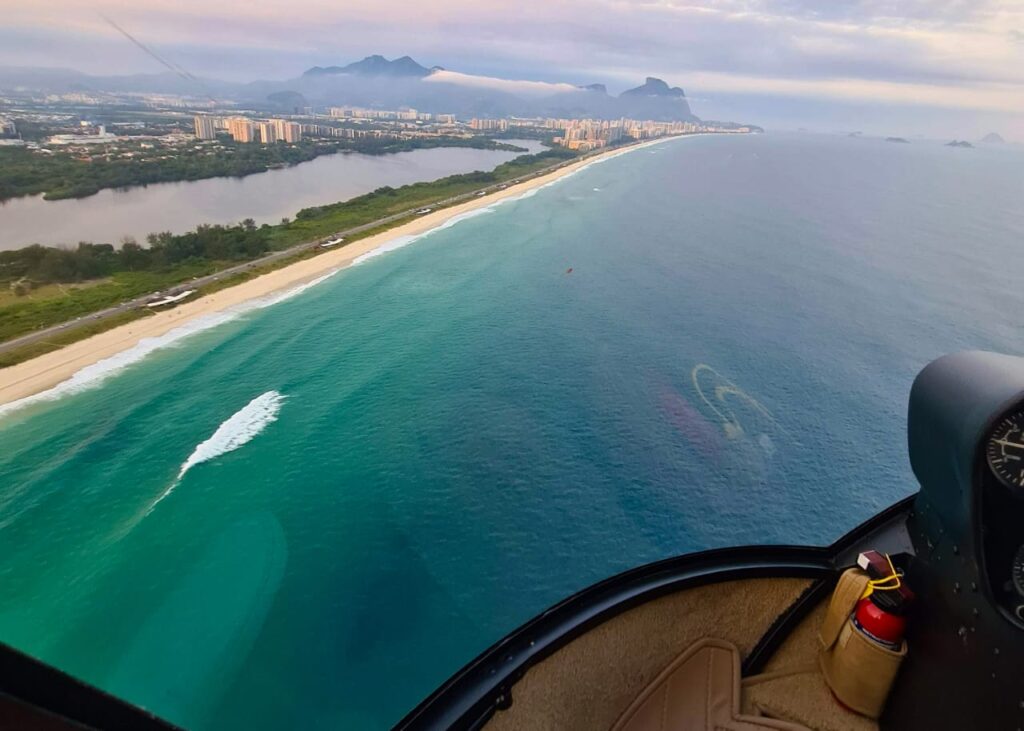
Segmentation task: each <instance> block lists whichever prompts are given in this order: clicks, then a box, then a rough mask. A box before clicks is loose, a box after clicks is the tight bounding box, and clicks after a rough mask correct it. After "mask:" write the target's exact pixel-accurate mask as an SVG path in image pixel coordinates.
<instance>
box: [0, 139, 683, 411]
mask: <svg viewBox="0 0 1024 731" xmlns="http://www.w3.org/2000/svg"><path fill="white" fill-rule="evenodd" d="M670 139H675V138H672V137H665V138H659V139H656V140H651V141H650V142H646V143H643V144H640V145H633V146H630V147H628V148H625V149H622V148H619V149H615V150H609V151H607V152H602V153H599V154H597V155H593V156H591V157H588V158H587V159H585V160H580V161H578V162H575V163H572V164H571V165H567V166H566V167H564V168H561V169H559V170H555V171H553V172H550V173H547V174H545V175H542V176H539V177H536V178H532V179H530V180H528V181H525V182H522V183H518V184H516V185H509V187H508V188H506V189H505V190H501V191H498V192H496V193H491V194H489V195H486V196H481V197H479V198H474V199H473V200H471V201H467V202H465V203H460V204H458V205H455V206H451V207H449V208H443V209H441V210H438V211H435V212H433V213H429V214H426V215H424V216H421V217H419V218H416V219H415V220H412V221H409V222H408V223H404V224H401V225H398V226H396V227H394V228H391V229H388V230H387V231H384V232H382V233H380V234H376V235H374V236H369V237H367V238H365V239H360V240H358V241H355V242H353V243H351V244H349V245H348V246H345V247H343V248H341V249H337V250H335V251H328V252H325V253H323V254H320V255H318V256H315V257H312V258H310V259H306V260H303V261H299V262H296V263H294V264H290V265H288V266H285V267H282V268H280V269H276V270H274V271H272V272H268V273H267V274H263V275H261V276H259V277H256V278H254V279H251V280H249V281H246V282H243V283H241V284H238V285H236V286H233V287H230V288H227V289H223V290H221V291H219V292H215V293H213V294H211V295H208V296H205V297H202V298H200V299H197V300H194V301H192V302H187V303H185V304H182V305H179V306H178V307H175V308H174V309H172V310H167V311H164V312H160V313H158V314H156V315H153V316H152V317H149V318H146V319H143V320H137V321H135V322H131V323H128V324H126V325H121V326H119V327H116V328H113V329H111V330H107V331H106V332H102V333H99V334H96V335H93V336H91V337H89V338H86V339H84V340H79V341H77V342H75V343H72V344H70V345H67V346H65V347H63V348H60V349H59V350H55V351H53V352H51V353H46V354H44V355H41V356H39V357H37V358H33V359H31V360H28V361H25V362H23V363H19V364H17V365H14V366H10V367H8V368H4V369H2V370H0V405H3V404H10V403H11V402H14V401H19V400H21V399H25V398H27V397H29V396H33V395H35V394H39V393H42V392H44V391H47V390H49V389H52V388H54V387H55V386H58V385H59V384H61V383H63V382H65V381H67V380H68V379H70V378H71V377H72V376H74V375H75V374H76V373H78V372H79V371H81V370H82V369H83V368H86V367H88V366H91V365H93V364H96V363H99V362H100V361H103V360H105V359H107V358H111V357H113V356H116V355H118V354H119V353H123V352H124V351H127V350H129V349H131V348H133V347H134V346H136V345H138V344H139V343H140V341H143V340H145V339H148V338H159V337H160V336H163V335H166V334H167V333H169V332H171V331H172V330H176V329H178V328H181V327H183V326H185V325H187V324H189V323H190V322H192V321H194V320H196V319H197V318H201V317H204V316H210V315H215V314H217V313H222V312H224V311H227V310H230V309H232V308H235V307H238V306H240V305H242V304H243V303H245V302H248V301H250V300H254V299H259V298H263V297H267V296H269V295H272V294H274V293H277V292H280V291H282V290H289V289H292V288H295V287H298V286H301V285H303V284H305V283H307V282H311V281H313V280H315V279H318V278H320V277H323V276H325V275H327V274H329V273H331V272H334V271H337V270H339V269H342V268H344V267H347V266H349V265H350V264H352V263H353V261H355V260H356V259H358V258H359V257H362V256H364V255H366V254H368V253H370V252H372V251H374V250H376V249H379V248H381V247H385V246H386V245H387V244H388V243H389V242H393V241H394V240H395V239H399V238H402V237H407V236H416V235H419V234H424V233H426V232H428V231H430V230H431V229H435V228H438V227H439V226H442V225H444V224H445V223H447V222H448V221H450V220H451V219H453V218H455V217H457V216H461V215H464V214H466V213H469V212H471V211H474V210H477V209H480V208H484V207H487V206H492V205H494V204H495V203H497V202H499V201H502V200H505V199H508V198H514V197H517V196H521V195H523V194H524V193H527V192H529V191H530V190H533V189H536V188H539V187H541V186H543V185H546V184H548V183H551V182H553V181H555V180H558V179H559V178H563V177H565V176H566V175H569V174H571V173H573V172H575V171H577V170H579V169H580V168H582V167H585V166H587V165H593V164H594V163H595V162H599V161H601V160H602V159H605V158H608V157H610V156H615V155H619V154H623V153H626V152H630V151H632V150H636V149H639V148H642V147H646V146H649V145H651V144H656V143H658V142H664V141H667V140H670Z"/></svg>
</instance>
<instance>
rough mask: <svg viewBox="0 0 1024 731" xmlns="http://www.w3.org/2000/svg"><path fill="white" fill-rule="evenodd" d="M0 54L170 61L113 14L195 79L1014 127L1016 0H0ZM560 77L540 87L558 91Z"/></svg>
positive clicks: (127, 64)
mask: <svg viewBox="0 0 1024 731" xmlns="http://www.w3.org/2000/svg"><path fill="white" fill-rule="evenodd" d="M0 11H2V12H3V14H4V17H5V27H4V28H3V29H2V30H0V65H5V66H32V67H44V66H45V67H62V68H69V69H75V70H78V71H81V72H85V73H90V74H136V73H138V74H142V73H159V72H163V71H166V69H164V68H163V67H161V66H160V64H159V63H157V62H156V61H155V60H154V59H153V58H151V57H149V56H147V55H146V54H145V53H144V52H143V51H142V50H140V49H139V48H138V47H136V46H135V45H133V44H132V43H131V42H129V41H128V40H127V39H126V38H125V37H123V36H122V35H121V34H120V33H119V32H118V31H117V30H116V29H114V28H113V27H111V25H110V24H109V23H108V21H107V20H105V17H104V16H106V17H109V18H111V19H113V20H115V21H116V22H117V23H118V24H119V25H120V26H122V27H123V28H125V29H126V30H127V31H129V32H130V33H131V34H133V36H135V37H136V38H138V39H139V40H140V41H142V42H144V43H146V44H148V45H149V47H150V48H152V49H154V50H155V51H157V52H158V53H159V54H160V55H161V56H162V57H164V58H166V59H168V60H169V61H170V62H172V63H173V64H176V65H179V66H180V67H181V68H183V69H186V70H188V71H189V72H190V73H192V74H195V75H196V76H200V77H208V78H221V79H226V80H233V81H252V80H257V79H278V80H280V79H288V78H293V77H297V76H299V75H300V74H301V73H302V72H303V71H304V70H306V69H307V68H309V67H311V66H314V65H333V64H345V63H349V62H351V61H354V60H357V59H359V58H361V57H363V56H366V55H370V54H375V53H380V54H383V55H385V56H387V57H389V58H391V57H397V56H402V55H411V56H412V57H413V58H415V59H416V60H417V61H418V62H420V63H421V64H423V65H425V66H428V67H432V66H442V67H444V68H445V69H448V70H450V71H451V72H452V73H451V74H450V75H449V77H448V79H447V81H449V82H450V83H462V84H473V85H478V86H493V87H497V88H510V87H509V84H508V82H509V81H516V82H532V83H530V84H525V83H520V84H517V85H516V87H515V88H516V89H518V90H519V91H528V90H531V89H532V90H533V91H535V92H536V93H543V91H544V90H545V85H544V84H537V83H536V82H546V83H547V84H590V83H604V84H606V85H607V86H608V88H609V91H610V92H613V93H617V92H619V91H621V90H623V89H626V88H629V87H632V86H635V85H636V83H637V81H638V80H641V79H643V78H644V77H645V76H648V75H651V76H656V77H658V78H663V79H665V80H666V81H667V82H668V83H669V84H671V85H679V86H682V87H683V88H684V89H685V90H686V93H687V96H688V97H689V99H690V101H691V104H692V105H693V107H694V109H695V111H696V112H697V113H698V114H699V115H700V116H701V117H703V118H710V119H737V120H738V119H742V120H744V121H750V122H752V123H756V124H762V125H765V126H772V127H778V128H807V129H810V130H814V131H864V132H867V133H876V134H902V135H925V136H933V137H970V138H972V139H973V138H977V137H980V136H981V135H983V134H985V133H987V132H990V131H998V132H999V133H1001V134H1002V135H1003V136H1005V137H1007V139H1018V140H1019V139H1021V138H1022V137H1024V8H1022V6H1021V4H1020V3H1017V2H1006V1H1005V0H983V1H981V2H969V3H962V2H941V3H932V2H906V3H891V2H872V1H867V2H842V3H828V4H822V3H813V2H799V1H794V2H788V1H785V2H773V1H769V0H760V1H759V0H749V1H743V0H721V1H714V2H694V3H684V2H673V1H669V2H657V3H644V2H635V3H634V2H629V3H627V2H598V3H592V2H591V3H581V2H577V1H575V0H573V1H572V2H565V3H542V2H526V3H516V4H513V5H498V6H495V5H490V4H482V3H468V2H462V1H460V0H446V1H445V2H439V3H430V4H422V3H385V4H380V3H372V2H365V1H361V2H354V3H347V4H346V5H345V6H344V8H339V7H338V6H337V4H335V3H331V2H326V0H310V1H309V2H304V3H301V4H299V5H291V4H279V3H271V2H265V1H260V2H255V3H245V4H242V3H233V2H226V3H218V4H209V3H200V2H198V0H184V2H175V3H169V2H163V1H159V2H146V3H135V4H129V3H124V2H120V1H112V0H100V2H89V3H86V2H81V0H56V1H55V2H52V3H47V4H45V5H40V4H32V3H14V2H11V1H10V0H4V1H3V2H2V3H0ZM557 88H558V87H552V89H553V90H557Z"/></svg>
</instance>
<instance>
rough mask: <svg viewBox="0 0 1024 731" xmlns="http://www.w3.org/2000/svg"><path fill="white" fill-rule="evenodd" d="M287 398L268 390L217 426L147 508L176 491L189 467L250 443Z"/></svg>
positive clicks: (274, 419)
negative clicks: (172, 480) (171, 481)
mask: <svg viewBox="0 0 1024 731" xmlns="http://www.w3.org/2000/svg"><path fill="white" fill-rule="evenodd" d="M284 399H285V397H284V396H283V395H281V394H280V393H278V392H277V391H267V392H266V393H264V394H261V395H260V396H257V397H256V398H254V399H253V400H252V401H250V402H249V403H248V404H246V405H245V406H243V407H242V408H241V409H239V410H238V411H237V412H235V413H234V414H233V415H232V416H231V418H229V419H228V420H227V421H225V422H224V423H223V424H221V425H220V426H218V427H217V430H216V431H215V432H214V433H213V435H212V436H210V438H209V439H207V440H206V441H204V442H201V443H200V444H199V445H198V446H197V447H196V448H195V449H194V450H192V454H190V455H189V456H188V459H186V460H185V461H184V462H183V463H182V465H181V469H179V470H178V476H177V477H176V478H174V482H173V483H171V485H170V487H168V488H167V489H166V490H164V492H163V493H162V494H161V495H160V497H158V498H157V499H156V500H155V501H153V504H152V505H150V506H149V511H147V512H150V511H152V510H153V508H155V507H156V506H157V504H159V503H160V501H161V500H163V499H164V498H166V497H167V496H168V495H170V494H171V493H172V492H174V488H176V487H177V486H178V484H179V483H180V482H181V478H182V477H184V476H185V473H186V472H188V471H189V470H190V469H192V468H193V467H195V466H196V465H198V464H202V463H203V462H209V461H210V460H211V459H214V458H216V457H219V456H221V455H222V454H227V453H228V452H233V451H235V450H236V449H238V448H239V447H242V446H244V445H246V444H248V443H249V442H251V441H252V440H253V439H254V438H255V437H257V436H258V435H259V434H260V433H261V432H262V431H263V430H264V429H266V428H267V427H268V426H269V425H270V424H273V423H274V422H275V421H277V415H278V413H279V412H280V411H281V403H282V402H283V401H284Z"/></svg>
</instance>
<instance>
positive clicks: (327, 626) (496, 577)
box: [0, 135, 1024, 729]
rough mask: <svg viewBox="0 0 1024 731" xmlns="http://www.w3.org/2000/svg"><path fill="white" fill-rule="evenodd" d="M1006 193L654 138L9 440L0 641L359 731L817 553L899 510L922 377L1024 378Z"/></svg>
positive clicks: (159, 353) (765, 149) (180, 716)
mask: <svg viewBox="0 0 1024 731" xmlns="http://www.w3.org/2000/svg"><path fill="white" fill-rule="evenodd" d="M1022 162H1024V155H1022V154H1021V152H1020V151H1019V150H1016V149H1012V148H1005V147H1004V148H979V149H975V150H960V149H950V148H946V147H943V146H942V145H940V144H937V143H932V144H927V143H914V144H911V145H891V144H886V143H883V142H879V141H873V140H863V139H852V140H850V139H845V138H839V139H835V138H826V137H813V136H793V137H787V136H776V135H764V136H750V137H728V138H718V137H700V138H693V139H685V140H677V141H670V142H667V143H664V144H661V145H657V146H654V147H651V148H647V149H644V150H639V151H635V152H631V153H629V154H626V155H622V156H620V157H618V158H615V159H613V160H610V161H608V162H605V163H602V164H598V165H593V166H591V167H589V168H587V169H585V170H584V171H583V172H581V173H579V174H577V175H575V176H573V177H570V178H567V179H565V180H563V181H561V182H559V183H558V184H556V185H553V186H551V187H548V188H546V189H543V190H541V191H539V192H538V193H537V194H536V195H533V196H532V197H529V198H526V199H523V200H519V201H515V202H511V203H507V204H504V205H501V206H498V207H496V208H494V209H493V210H491V211H489V212H486V213H484V214H481V215H478V216H476V217H472V218H469V219H466V220H463V221H461V222H460V223H458V224H457V225H454V226H450V227H448V228H445V229H443V230H440V231H437V232H435V233H433V234H431V235H429V236H426V237H423V238H422V239H420V240H418V241H415V242H413V243H412V244H411V245H409V246H406V247H405V248H401V249H399V250H396V251H392V252H390V253H388V254H387V255H385V256H379V257H376V258H372V259H369V260H368V261H365V262H364V263H362V264H360V265H358V266H356V267H354V268H352V269H350V270H347V271H344V272H341V273H339V274H337V275H335V276H334V277H332V278H330V279H328V280H326V281H324V282H322V283H321V284H319V285H318V286H315V287H312V288H309V289H306V290H305V291H303V292H301V293H299V294H297V295H295V296H293V297H291V298H289V299H286V300H285V301H281V302H279V303H277V304H274V305H273V306H267V307H262V308H256V309H251V310H249V311H246V312H243V313H240V314H239V315H238V316H237V317H236V318H235V319H233V320H230V321H228V322H224V323H221V324H220V325H219V326H217V327H214V328H211V329H207V330H204V331H201V332H198V333H195V334H193V335H191V336H190V337H188V338H184V339H180V340H177V341H175V342H174V343H173V344H172V345H170V346H169V347H165V348H162V349H159V350H156V351H155V352H153V353H151V354H150V355H149V356H148V357H146V358H144V359H141V360H139V361H138V362H136V363H134V364H132V365H129V366H127V367H125V368H123V369H121V370H119V371H116V372H113V373H111V374H110V375H109V377H108V378H107V379H106V380H104V381H102V383H99V384H98V385H94V387H91V388H82V389H80V390H78V391H77V392H75V393H67V394H65V395H64V396H63V397H62V398H59V399H57V400H52V401H43V402H37V403H34V404H32V405H30V406H28V407H26V408H23V409H21V410H17V411H13V412H10V413H8V414H7V415H6V416H4V417H3V418H2V420H0V556H2V558H0V582H2V586H3V591H2V593H0V639H2V640H3V641H6V642H8V643H9V644H12V645H14V646H16V647H19V648H21V649H23V650H26V651H28V652H30V653H32V654H34V655H37V656H39V657H41V658H43V659H44V660H47V661H49V662H52V663H54V664H56V665H57V666H59V667H61V668H63V669H65V670H68V671H70V672H72V673H74V674H76V675H78V676H81V677H82V678H85V679H87V680H89V681H92V682H94V683H97V684H98V685H100V686H101V687H103V688H106V689H108V690H111V691H113V692H114V693H118V694H121V695H124V696H126V697H127V698H129V699H131V700H133V701H135V702H137V703H141V704H142V705H145V706H146V707H148V708H151V709H152V710H154V711H156V712H157V713H160V714H162V715H164V716H166V717H168V718H169V719H171V720H173V721H176V722H178V723H181V724H183V725H186V726H189V727H192V728H197V729H260V728H309V729H313V728H325V729H326V728H344V729H364V728H365V729H380V728H385V727H387V726H388V725H389V724H391V723H394V722H395V721H397V720H398V719H399V718H400V717H401V716H402V715H403V714H404V713H405V712H406V711H407V710H409V709H410V708H411V707H412V706H413V705H414V704H415V703H416V702H417V701H419V700H420V699H421V698H422V697H423V696H424V695H426V694H427V693H428V692H430V691H431V690H432V689H433V688H434V687H435V686H436V685H437V684H439V683H440V682H441V681H442V680H443V679H445V678H446V677H447V676H448V675H450V674H451V673H452V672H454V671H455V670H457V669H458V668H459V667H460V666H461V665H463V664H464V663H465V662H467V661H468V660H469V659H471V658H472V657H473V656H474V655H476V654H477V653H478V652H480V651H481V650H483V649H484V648H486V647H487V646H488V645H489V644H491V643H492V642H493V641H495V640H496V639H498V638H499V637H500V636H501V635H503V634H505V633H506V632H508V631H509V630H511V629H512V628H514V627H515V626H516V625H518V624H520V623H521V622H523V621H525V620H526V619H528V618H529V617H531V616H532V615H534V614H536V613H537V612H539V611H541V610H542V609H544V608H546V607H547V606H549V605H551V604H552V603H554V602H555V601H557V600H558V599H560V598H561V597H563V596H564V595H566V594H568V593H570V592H572V591H574V590H577V589H580V588H582V587H583V586H585V585H587V584H590V583H592V582H594V581H596V580H598V579H601V578H603V577H605V576H607V575H609V574H612V573H614V572H617V571H620V570H623V569H625V568H628V567H630V566H633V565H636V564H639V563H643V562H647V561H652V560H655V559H659V558H663V557H666V556H670V555H673V554H677V553H680V552H685V551H690V550H694V549H698V548H707V547H713V546H723V545H730V544H735V543H750V542H796V543H821V542H826V541H829V540H831V539H834V538H836V537H838V536H839V535H840V534H842V533H843V532H844V531H846V530H847V529H849V528H852V527H853V526H854V525H856V524H857V523H858V522H860V521H861V520H863V519H865V518H867V517H868V516H870V515H871V514H873V513H874V512H875V511H877V510H879V509H880V508H883V507H885V506H887V505H889V504H890V503H892V502H893V501H895V500H897V499H899V498H900V497H902V496H904V495H907V494H909V493H910V492H911V491H912V490H913V489H914V484H913V482H912V477H911V475H910V472H909V468H908V465H907V461H906V457H905V453H904V440H905V437H904V431H903V430H904V410H905V406H906V398H907V393H908V389H909V386H910V382H911V379H912V378H913V376H914V374H915V373H916V372H917V370H918V369H919V368H921V367H922V366H923V365H924V364H925V363H926V362H927V361H928V360H930V359H931V358H934V357H936V356H938V355H940V354H941V353H944V352H947V351H951V350H957V349H962V348H988V349H996V350H1002V351H1006V352H1011V353H1021V352H1022V351H1024V333H1022V332H1021V329H1020V312H1021V311H1022V307H1024V295H1022V294H1021V291H1022V290H1021V287H1020V282H1021V281H1022V275H1024V267H1022V265H1021V256H1020V251H1021V250H1020V243H1021V241H1022V240H1024V209H1022V208H1021V206H1020V201H1021V200H1022V199H1024V177H1022V176H1021V174H1020V171H1021V170H1022V166H1021V163H1022ZM570 268H571V269H572V271H571V272H569V271H568V270H569V269H570ZM83 380H84V379H83Z"/></svg>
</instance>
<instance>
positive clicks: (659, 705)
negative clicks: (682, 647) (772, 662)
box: [612, 638, 808, 731]
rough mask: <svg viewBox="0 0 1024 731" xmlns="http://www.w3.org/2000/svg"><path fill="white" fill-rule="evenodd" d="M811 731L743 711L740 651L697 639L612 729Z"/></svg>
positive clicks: (636, 730)
mask: <svg viewBox="0 0 1024 731" xmlns="http://www.w3.org/2000/svg"><path fill="white" fill-rule="evenodd" d="M766 730H772V731H808V729H807V727H806V726H801V725H799V724H795V723H789V722H787V721H776V720H774V719H769V718H762V717H760V716H744V715H742V714H741V713H740V653H739V650H737V649H736V646H735V645H733V644H731V643H729V642H724V641H722V640H715V639H710V638H708V639H703V640H698V641H697V642H695V643H694V644H692V645H690V647H689V648H687V650H686V651H685V652H683V654H682V655H680V656H679V657H677V658H676V659H675V660H673V661H672V663H671V664H669V666H668V667H667V668H665V669H664V670H663V671H661V673H660V674H659V675H658V677H656V678H655V679H654V681H653V682H652V683H651V684H650V685H649V686H647V687H646V688H645V689H644V690H643V692H641V693H640V695H639V696H637V698H636V700H634V701H633V702H632V703H631V704H630V705H629V707H628V708H627V709H626V710H625V711H624V712H623V714H622V715H621V716H620V717H619V719H618V721H616V722H615V725H614V726H613V727H612V731H766Z"/></svg>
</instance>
